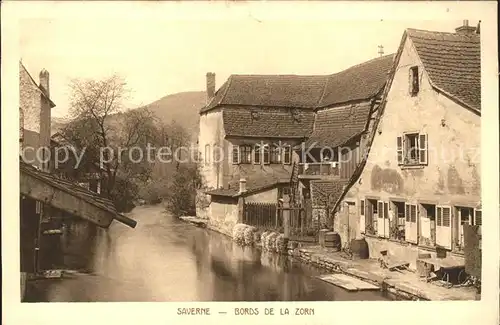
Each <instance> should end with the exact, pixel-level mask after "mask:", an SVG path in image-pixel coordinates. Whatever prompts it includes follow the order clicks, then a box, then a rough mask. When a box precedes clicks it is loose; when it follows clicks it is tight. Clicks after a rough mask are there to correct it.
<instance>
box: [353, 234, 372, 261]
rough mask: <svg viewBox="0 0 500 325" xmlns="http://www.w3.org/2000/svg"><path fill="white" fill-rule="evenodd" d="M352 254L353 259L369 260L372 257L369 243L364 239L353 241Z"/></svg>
mask: <svg viewBox="0 0 500 325" xmlns="http://www.w3.org/2000/svg"><path fill="white" fill-rule="evenodd" d="M351 252H352V258H353V259H367V258H368V257H369V256H370V252H369V250H368V243H367V242H366V240H365V239H364V238H363V239H353V240H351Z"/></svg>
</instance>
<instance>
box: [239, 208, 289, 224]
mask: <svg viewBox="0 0 500 325" xmlns="http://www.w3.org/2000/svg"><path fill="white" fill-rule="evenodd" d="M277 207H278V205H277V204H276V203H253V202H249V203H245V207H244V211H243V223H244V224H247V225H250V226H254V227H257V228H266V229H279V228H281V227H282V226H283V220H282V218H280V217H279V216H278V213H277Z"/></svg>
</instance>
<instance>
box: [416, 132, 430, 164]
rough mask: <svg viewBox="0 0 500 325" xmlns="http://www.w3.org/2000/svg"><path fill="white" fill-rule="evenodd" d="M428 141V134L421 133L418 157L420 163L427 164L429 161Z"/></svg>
mask: <svg viewBox="0 0 500 325" xmlns="http://www.w3.org/2000/svg"><path fill="white" fill-rule="evenodd" d="M428 147H429V145H428V143H427V134H425V133H421V134H419V135H418V157H419V163H420V164H421V165H427V162H428V159H429V157H428V151H429V150H428Z"/></svg>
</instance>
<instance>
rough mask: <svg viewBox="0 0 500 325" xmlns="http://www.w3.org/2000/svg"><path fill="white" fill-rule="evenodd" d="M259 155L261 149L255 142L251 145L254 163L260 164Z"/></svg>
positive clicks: (260, 154)
mask: <svg viewBox="0 0 500 325" xmlns="http://www.w3.org/2000/svg"><path fill="white" fill-rule="evenodd" d="M261 156H262V150H261V148H260V145H259V144H256V145H255V146H254V147H253V163H254V164H256V165H260V164H261V158H260V157H261Z"/></svg>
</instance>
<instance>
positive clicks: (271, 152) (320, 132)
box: [197, 55, 393, 233]
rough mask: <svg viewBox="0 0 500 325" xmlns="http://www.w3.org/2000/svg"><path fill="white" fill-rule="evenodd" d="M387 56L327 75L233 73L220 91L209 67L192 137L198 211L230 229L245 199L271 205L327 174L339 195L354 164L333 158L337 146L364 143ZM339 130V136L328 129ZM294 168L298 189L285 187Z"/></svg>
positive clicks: (239, 217) (384, 76)
mask: <svg viewBox="0 0 500 325" xmlns="http://www.w3.org/2000/svg"><path fill="white" fill-rule="evenodd" d="M392 60H393V56H391V55H390V56H385V57H381V58H377V59H374V60H371V61H368V62H365V63H363V64H360V65H357V66H354V67H351V68H349V69H347V70H345V71H342V72H340V73H336V74H332V75H325V76H297V75H232V76H231V77H229V79H228V80H227V81H226V82H225V83H224V84H223V85H222V86H221V87H220V88H219V90H218V91H215V75H214V74H213V73H208V74H207V94H208V101H207V105H206V106H205V107H203V108H202V110H201V111H200V135H199V140H198V145H199V151H200V153H201V155H202V157H203V163H202V166H201V174H202V176H203V178H204V182H205V186H204V188H203V189H202V190H201V191H200V195H199V198H200V199H199V200H198V207H197V214H198V215H199V216H204V217H206V218H208V219H209V220H210V223H211V224H212V226H213V227H214V228H216V229H218V230H220V231H222V232H225V233H230V231H231V229H232V227H233V226H234V224H236V223H237V222H241V221H242V210H243V208H244V203H243V202H246V203H250V202H252V203H269V204H277V203H278V200H279V199H280V198H281V197H283V195H284V194H290V193H291V191H292V190H298V193H299V194H301V193H309V192H310V182H314V181H315V180H322V179H325V178H326V179H329V180H330V181H333V182H338V183H339V184H340V189H337V190H336V193H338V195H340V193H341V192H342V189H343V187H342V184H346V183H347V179H348V178H349V177H350V175H351V173H352V171H353V170H354V167H353V166H350V165H348V164H345V165H344V164H338V161H339V159H338V158H339V156H338V155H337V152H338V149H339V147H341V146H349V148H357V147H359V146H360V145H362V144H361V143H362V142H363V136H364V134H365V133H366V132H367V130H368V129H369V127H370V121H372V118H371V116H372V115H373V114H374V112H376V110H377V107H378V104H379V101H378V100H377V98H378V96H379V95H380V93H381V90H382V89H383V86H384V84H385V82H386V80H387V73H388V71H389V68H390V66H391V64H392ZM318 126H319V127H318ZM337 128H339V129H341V132H340V133H339V134H336V135H335V136H334V137H333V136H330V135H329V134H328V133H329V132H332V130H333V129H337ZM306 140H307V141H306ZM323 148H326V149H328V150H321V149H323ZM309 149H310V150H309ZM356 150H357V149H356ZM326 152H329V153H331V154H330V155H329V157H328V159H329V160H328V162H326V159H327V157H326V156H325V155H322V153H326ZM294 167H295V168H294ZM293 173H298V174H300V183H301V184H300V187H299V184H298V183H297V184H296V186H297V189H295V188H291V186H290V185H291V179H292V174H293ZM336 185H338V184H336ZM292 186H295V185H294V184H292ZM313 192H314V191H313ZM304 195H305V196H307V195H308V194H304ZM318 195H319V194H318ZM338 195H337V197H338ZM203 198H204V199H203ZM331 199H332V200H334V199H335V198H334V197H331ZM322 208H324V207H322ZM311 217H312V216H311V215H310V216H309V218H311Z"/></svg>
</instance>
